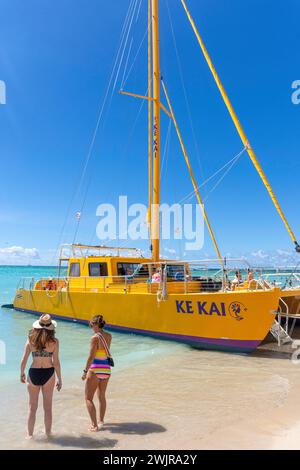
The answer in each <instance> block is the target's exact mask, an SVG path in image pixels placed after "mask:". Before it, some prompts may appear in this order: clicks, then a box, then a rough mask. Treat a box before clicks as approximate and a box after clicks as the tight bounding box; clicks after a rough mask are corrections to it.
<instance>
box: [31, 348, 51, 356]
mask: <svg viewBox="0 0 300 470" xmlns="http://www.w3.org/2000/svg"><path fill="white" fill-rule="evenodd" d="M52 356H53V352H48V351H45V350H44V349H43V350H42V351H32V357H52Z"/></svg>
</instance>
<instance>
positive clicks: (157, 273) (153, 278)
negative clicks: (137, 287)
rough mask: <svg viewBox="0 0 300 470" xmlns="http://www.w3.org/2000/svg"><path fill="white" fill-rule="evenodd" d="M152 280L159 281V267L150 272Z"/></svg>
mask: <svg viewBox="0 0 300 470" xmlns="http://www.w3.org/2000/svg"><path fill="white" fill-rule="evenodd" d="M151 280H152V282H161V269H157V270H156V271H155V272H154V273H153V274H152V279H151Z"/></svg>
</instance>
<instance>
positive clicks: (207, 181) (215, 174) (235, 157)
mask: <svg viewBox="0 0 300 470" xmlns="http://www.w3.org/2000/svg"><path fill="white" fill-rule="evenodd" d="M246 150H247V149H246V147H244V148H243V149H242V150H241V151H240V152H239V153H238V154H237V155H235V156H234V157H233V158H232V159H231V160H229V161H228V162H227V163H225V165H223V166H222V167H221V168H219V169H218V170H217V171H216V172H215V173H213V174H212V175H211V176H209V177H208V178H207V179H206V180H205V181H203V183H201V184H200V185H199V186H198V189H200V188H203V187H204V186H205V185H207V183H209V181H211V180H212V179H213V178H215V177H216V176H217V175H218V174H219V173H221V171H223V170H225V168H227V167H228V165H230V164H231V163H233V162H234V163H235V161H236V160H238V159H239V158H240V157H241V156H242V154H243V153H244V152H245V151H246ZM194 194H195V190H193V191H191V192H190V193H189V194H187V195H186V196H185V197H184V198H183V199H181V201H179V204H182V203H183V202H184V201H185V200H186V199H189V198H190V197H191V196H192V197H193V196H194Z"/></svg>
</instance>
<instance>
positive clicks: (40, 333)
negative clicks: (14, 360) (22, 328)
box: [28, 328, 55, 351]
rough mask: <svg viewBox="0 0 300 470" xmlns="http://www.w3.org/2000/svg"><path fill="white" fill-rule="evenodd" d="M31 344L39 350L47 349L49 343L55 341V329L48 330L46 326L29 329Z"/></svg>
mask: <svg viewBox="0 0 300 470" xmlns="http://www.w3.org/2000/svg"><path fill="white" fill-rule="evenodd" d="M28 339H29V343H30V346H32V347H33V348H35V349H36V350H37V351H42V350H43V349H46V346H47V344H49V343H55V331H54V330H46V329H45V328H41V329H35V328H33V329H32V330H30V331H29V335H28Z"/></svg>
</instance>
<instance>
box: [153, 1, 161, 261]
mask: <svg viewBox="0 0 300 470" xmlns="http://www.w3.org/2000/svg"><path fill="white" fill-rule="evenodd" d="M151 1H152V54H153V55H152V60H153V204H152V216H151V222H152V223H151V229H152V230H151V232H152V234H151V238H152V259H153V261H154V262H158V261H159V258H160V255H159V242H160V211H159V208H160V64H159V19H158V0H151Z"/></svg>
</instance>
